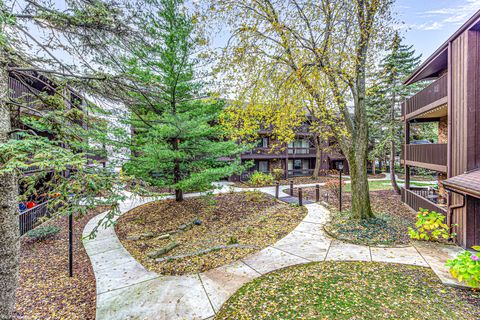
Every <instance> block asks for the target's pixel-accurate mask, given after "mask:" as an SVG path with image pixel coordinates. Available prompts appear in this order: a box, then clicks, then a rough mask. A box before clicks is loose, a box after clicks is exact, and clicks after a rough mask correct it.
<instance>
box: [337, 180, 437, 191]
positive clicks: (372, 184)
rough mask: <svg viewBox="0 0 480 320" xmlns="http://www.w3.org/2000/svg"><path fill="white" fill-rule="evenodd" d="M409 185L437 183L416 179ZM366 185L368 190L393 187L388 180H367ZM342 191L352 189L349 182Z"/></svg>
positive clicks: (430, 185) (428, 185) (417, 185)
mask: <svg viewBox="0 0 480 320" xmlns="http://www.w3.org/2000/svg"><path fill="white" fill-rule="evenodd" d="M398 183H401V184H403V183H404V181H402V180H399V181H398ZM410 185H411V186H414V187H436V186H437V183H436V182H434V183H431V182H420V181H416V182H410ZM368 187H369V189H370V191H378V190H391V189H393V188H392V184H391V183H390V180H377V181H375V180H373V181H368ZM344 191H345V192H351V191H352V188H351V186H350V183H347V184H345V188H344Z"/></svg>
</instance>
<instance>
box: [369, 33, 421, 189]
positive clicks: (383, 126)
mask: <svg viewBox="0 0 480 320" xmlns="http://www.w3.org/2000/svg"><path fill="white" fill-rule="evenodd" d="M420 59H421V56H418V55H416V54H415V50H414V49H413V46H407V45H405V44H402V38H401V37H400V35H399V34H398V32H397V33H396V34H395V36H394V37H393V41H392V45H391V47H390V51H389V52H388V54H387V55H386V56H385V57H384V58H383V59H382V61H381V63H380V72H379V75H380V76H379V77H378V78H377V79H376V81H375V85H373V86H372V88H371V91H370V95H369V97H368V102H369V103H368V104H369V108H368V109H369V110H368V112H369V113H370V117H369V118H370V119H371V121H370V134H371V137H370V138H371V141H372V140H375V141H374V144H375V149H376V150H375V151H374V153H377V154H382V153H384V152H385V150H389V153H390V156H389V158H390V163H389V168H390V173H391V182H392V186H393V188H394V190H395V192H397V193H398V194H400V188H399V187H398V185H397V182H396V179H395V155H396V145H397V144H401V136H402V128H401V124H400V122H399V120H398V119H399V117H400V105H401V103H402V102H403V101H404V100H405V99H406V98H407V97H408V96H410V95H411V94H412V93H414V92H416V91H418V90H419V88H420V87H421V86H422V85H421V84H419V85H411V86H406V85H404V84H403V82H404V80H405V79H406V78H407V77H408V76H409V75H410V74H411V73H412V72H413V71H414V69H415V68H416V67H417V66H418V65H419V64H420Z"/></svg>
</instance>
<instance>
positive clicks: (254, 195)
mask: <svg viewBox="0 0 480 320" xmlns="http://www.w3.org/2000/svg"><path fill="white" fill-rule="evenodd" d="M245 199H246V200H247V201H249V202H255V203H258V202H262V201H263V199H264V195H263V192H260V191H258V190H254V191H247V192H245Z"/></svg>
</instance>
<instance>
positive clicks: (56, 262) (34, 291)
mask: <svg viewBox="0 0 480 320" xmlns="http://www.w3.org/2000/svg"><path fill="white" fill-rule="evenodd" d="M106 210H108V207H103V206H100V207H98V208H96V209H95V210H90V211H89V212H88V213H87V214H86V215H84V216H83V217H81V218H80V219H74V224H73V230H74V234H73V237H74V245H73V257H74V260H73V262H74V265H73V267H74V277H72V278H70V277H69V276H68V218H67V217H60V218H58V219H56V220H55V221H48V222H46V223H45V224H44V225H43V226H42V227H43V228H45V227H50V228H53V229H57V228H58V229H60V230H59V232H58V233H56V234H55V235H52V236H51V237H48V238H47V239H44V240H43V241H32V240H31V239H30V238H29V237H28V236H24V237H22V239H21V250H20V252H21V255H20V278H19V280H20V282H19V286H18V289H17V295H16V296H17V301H16V308H15V319H79V320H88V319H95V276H94V274H93V270H92V266H91V264H90V259H89V258H88V255H87V253H86V251H85V249H84V247H83V244H82V240H81V239H82V231H83V228H84V227H85V225H86V224H87V222H88V221H89V220H90V219H91V218H93V217H94V216H96V215H97V214H99V213H101V212H104V211H106ZM42 227H39V228H42ZM34 230H36V229H34Z"/></svg>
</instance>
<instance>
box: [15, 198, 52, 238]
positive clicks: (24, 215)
mask: <svg viewBox="0 0 480 320" xmlns="http://www.w3.org/2000/svg"><path fill="white" fill-rule="evenodd" d="M50 213H51V212H50V210H49V208H48V201H45V202H43V203H41V204H39V205H37V206H35V207H33V208H31V209H28V210H25V211H23V212H20V215H19V222H20V235H23V234H25V233H27V232H28V231H30V230H32V229H33V228H35V227H36V226H37V225H38V222H39V219H40V218H42V217H45V216H47V217H50Z"/></svg>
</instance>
